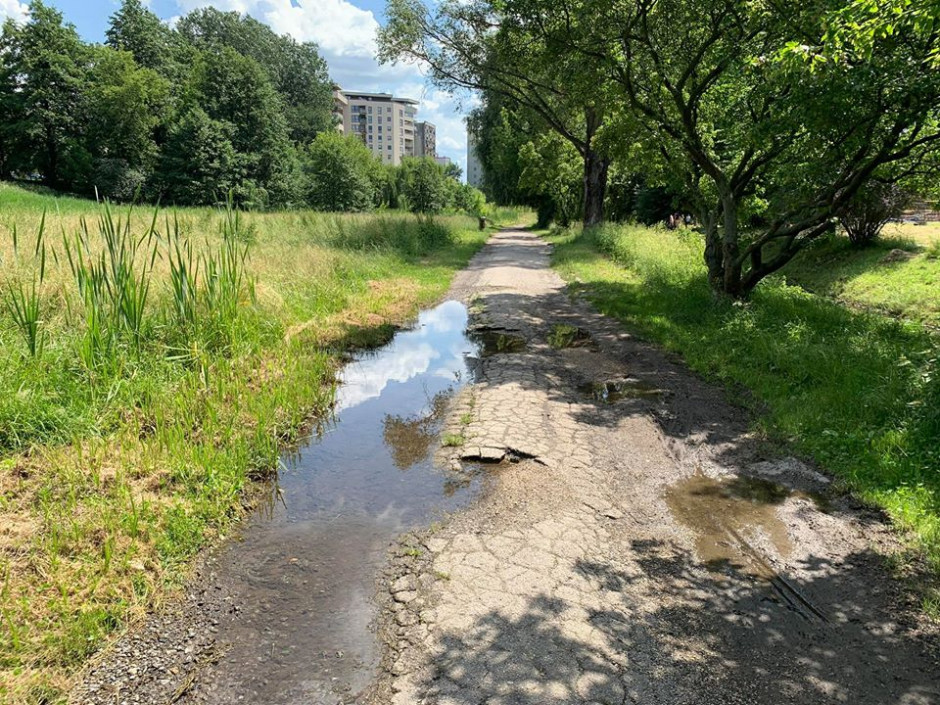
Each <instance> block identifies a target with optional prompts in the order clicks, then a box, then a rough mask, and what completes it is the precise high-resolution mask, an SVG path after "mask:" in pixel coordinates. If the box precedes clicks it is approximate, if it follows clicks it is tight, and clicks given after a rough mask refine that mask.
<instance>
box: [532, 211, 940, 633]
mask: <svg viewBox="0 0 940 705" xmlns="http://www.w3.org/2000/svg"><path fill="white" fill-rule="evenodd" d="M549 239H550V240H551V241H553V242H554V243H555V244H556V249H555V255H554V264H555V266H556V267H557V268H558V269H559V271H560V272H561V274H562V275H563V276H564V277H565V278H566V279H567V280H569V281H570V282H571V283H572V286H573V288H574V289H575V290H576V291H580V292H582V293H583V294H584V295H586V296H587V297H588V299H590V300H591V301H592V302H593V303H594V304H595V305H596V306H597V307H598V309H599V310H601V311H602V312H604V313H606V314H609V315H612V316H615V317H617V318H619V319H620V320H622V321H624V322H625V323H626V324H627V325H628V326H629V327H630V328H632V329H634V330H636V331H637V332H638V333H639V334H641V335H642V336H643V337H646V338H648V339H650V340H653V341H656V342H658V343H660V344H662V345H664V346H665V347H666V348H668V349H669V350H672V351H675V352H677V353H679V354H680V355H681V356H682V357H683V358H684V359H685V360H686V362H687V363H688V364H689V366H690V367H691V368H692V369H694V370H695V371H696V372H698V373H700V374H702V375H703V376H705V377H708V378H710V379H713V380H716V381H718V382H721V383H723V384H725V385H726V386H727V387H728V388H729V389H730V390H733V391H732V394H733V395H734V396H735V397H736V399H737V401H738V402H739V403H741V404H743V405H746V406H748V407H750V408H751V409H752V410H753V411H754V414H755V418H756V424H757V426H758V430H759V431H760V432H761V433H763V434H764V435H765V437H767V438H769V439H772V440H775V441H779V442H782V443H786V444H787V447H788V448H789V449H790V452H793V451H794V450H795V451H796V452H798V453H800V454H802V455H804V456H806V457H809V458H812V459H814V460H815V461H817V462H818V463H819V464H820V465H822V466H823V467H824V468H825V469H826V470H827V471H828V472H830V473H831V474H833V475H835V476H836V477H838V478H841V481H842V485H843V487H846V488H849V489H851V490H853V491H854V492H856V493H857V494H858V495H859V496H860V497H862V498H864V499H866V500H868V501H870V502H873V503H875V504H877V505H879V506H882V507H884V508H885V509H886V510H887V511H888V512H889V514H890V515H891V516H892V518H893V519H894V521H895V522H896V523H897V525H898V526H899V527H901V528H902V529H903V530H906V531H909V532H910V533H909V535H910V536H912V537H913V543H914V544H915V545H916V547H917V548H918V549H923V550H924V551H925V552H926V554H927V556H928V557H929V559H930V560H931V561H932V563H933V566H934V567H935V568H936V569H938V570H940V443H938V439H940V369H938V364H940V363H938V346H937V344H938V340H937V338H936V337H935V335H933V334H931V333H930V332H929V331H928V330H927V329H926V328H925V327H924V326H922V325H921V324H919V323H916V322H913V321H911V320H899V319H895V318H892V317H888V316H885V315H882V314H879V313H875V312H873V311H870V310H859V309H856V308H852V307H847V306H845V305H842V304H840V303H838V302H837V301H835V300H834V299H832V298H829V297H823V296H818V295H814V294H811V293H808V292H807V291H805V290H803V289H802V288H799V287H797V286H788V285H787V284H786V282H785V281H784V276H785V277H786V279H787V280H788V281H794V280H800V279H803V280H809V279H810V278H816V280H820V279H822V278H827V279H828V280H832V281H837V280H839V277H840V276H843V275H844V276H845V277H846V279H847V280H849V281H853V279H852V277H856V278H859V277H863V276H865V275H866V271H867V270H866V268H865V266H863V261H864V260H865V258H866V257H868V256H869V255H868V254H867V253H866V254H864V255H859V256H858V257H859V259H857V260H853V258H852V257H851V256H849V257H848V258H847V260H842V259H839V260H837V259H836V258H835V252H837V251H838V248H840V247H841V246H840V245H839V244H838V243H835V244H830V245H829V247H831V248H832V249H831V250H830V251H829V254H826V255H825V256H824V257H821V256H820V253H814V255H813V257H815V258H816V261H817V264H812V260H810V259H809V258H806V259H804V261H803V262H802V263H800V265H799V267H798V268H797V271H796V272H794V271H788V270H784V276H781V277H779V278H777V279H774V280H771V281H767V282H764V283H762V284H761V285H760V287H759V288H758V289H757V291H756V292H755V294H754V296H753V298H752V300H751V301H749V302H747V303H744V304H741V303H731V302H728V301H721V300H718V299H716V298H715V297H714V296H713V295H712V293H711V292H710V291H709V289H708V286H707V284H706V282H705V276H704V265H703V264H702V256H701V247H702V246H701V241H700V238H699V236H698V235H697V234H696V233H694V232H692V231H687V230H680V231H677V232H669V231H666V230H662V229H650V228H644V227H640V226H608V227H605V228H603V229H600V230H597V231H592V232H587V233H583V234H577V233H565V232H561V233H556V234H554V235H551V236H549ZM872 252H875V250H874V249H873V250H872ZM883 255H884V253H883V252H881V253H880V254H878V255H873V257H874V259H876V260H877V259H879V258H880V257H883ZM917 256H918V257H924V258H925V259H924V265H925V266H926V267H927V268H929V271H931V272H933V276H936V271H937V262H936V260H927V259H926V257H927V255H926V253H920V254H918V255H917ZM829 257H832V258H833V261H832V262H829V261H828V259H827V258H829ZM916 263H917V260H916V259H913V260H910V261H908V262H906V263H905V264H916ZM868 264H869V265H870V266H872V267H874V268H875V270H876V271H875V272H873V273H870V274H869V275H870V276H873V277H879V278H880V279H881V281H883V282H887V283H889V284H890V286H885V287H884V289H879V288H878V287H872V288H870V289H866V291H867V296H868V297H869V298H868V299H867V300H866V301H865V303H866V304H869V305H871V306H872V307H873V308H884V309H890V308H892V307H893V306H894V304H889V303H888V302H887V301H886V300H882V299H881V298H880V297H879V291H883V292H884V296H885V297H888V296H890V297H894V298H893V300H897V299H898V298H900V297H903V300H904V301H905V304H904V307H903V308H904V312H905V313H908V314H910V316H911V318H918V319H920V318H929V317H930V316H932V315H934V314H933V313H931V310H930V306H933V307H934V308H933V309H932V310H933V311H934V312H935V311H936V308H935V307H936V303H937V302H936V289H935V290H934V291H933V294H931V292H930V291H927V290H926V289H925V288H920V286H919V285H916V284H911V282H912V281H914V282H916V281H917V279H916V278H915V277H912V276H911V275H910V273H909V271H910V270H908V269H906V268H899V267H897V266H895V264H891V265H885V266H884V267H883V268H882V269H881V270H878V269H877V267H878V265H876V264H873V263H872V261H871V260H868ZM817 267H818V269H817ZM850 291H851V292H853V294H854V292H856V291H857V290H855V289H851V290H850ZM827 293H828V292H827ZM832 293H838V294H839V295H842V296H846V297H848V296H849V294H847V293H845V290H842V291H840V292H832ZM859 296H861V295H860V294H859ZM925 595H926V596H925V607H927V608H928V610H930V611H932V612H934V614H940V594H938V593H936V592H929V591H928V592H926V593H925Z"/></svg>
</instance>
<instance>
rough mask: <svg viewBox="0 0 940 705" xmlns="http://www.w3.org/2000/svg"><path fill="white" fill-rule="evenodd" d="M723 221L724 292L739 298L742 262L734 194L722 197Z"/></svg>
mask: <svg viewBox="0 0 940 705" xmlns="http://www.w3.org/2000/svg"><path fill="white" fill-rule="evenodd" d="M721 211H722V213H721V215H722V221H723V227H722V233H721V258H722V269H723V276H722V292H723V293H724V294H726V295H728V296H730V297H731V298H733V299H739V298H741V295H742V293H743V292H742V290H741V262H739V261H738V256H739V254H740V248H739V247H738V204H737V201H736V200H735V198H734V196H732V195H730V194H726V195H725V196H723V197H722V199H721Z"/></svg>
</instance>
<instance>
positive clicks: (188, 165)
mask: <svg viewBox="0 0 940 705" xmlns="http://www.w3.org/2000/svg"><path fill="white" fill-rule="evenodd" d="M242 175H243V171H242V166H241V159H240V158H239V155H238V153H237V152H236V151H235V148H234V147H233V146H232V128H231V126H230V125H229V124H227V123H223V122H219V121H218V120H213V119H212V118H210V117H209V116H208V115H207V114H206V112H205V111H204V110H202V109H201V108H192V109H190V110H188V111H187V112H185V113H184V114H183V115H182V116H181V117H180V118H179V119H178V120H177V121H176V123H175V124H174V125H173V126H172V127H171V128H170V134H169V136H168V138H167V143H166V146H165V147H164V149H163V153H162V155H161V157H160V166H159V169H158V176H157V178H158V181H157V189H158V190H159V193H160V194H161V196H162V200H163V201H164V202H167V203H176V204H180V205H192V204H212V203H219V202H221V201H222V199H223V198H224V196H225V194H226V193H228V192H229V191H231V190H232V189H234V188H235V186H236V184H238V183H240V182H241V177H242Z"/></svg>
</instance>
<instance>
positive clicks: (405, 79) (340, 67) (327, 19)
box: [0, 0, 473, 173]
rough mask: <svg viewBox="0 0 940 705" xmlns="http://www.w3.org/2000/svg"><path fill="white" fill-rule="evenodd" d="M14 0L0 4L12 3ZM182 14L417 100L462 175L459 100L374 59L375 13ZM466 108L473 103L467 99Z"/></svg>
mask: <svg viewBox="0 0 940 705" xmlns="http://www.w3.org/2000/svg"><path fill="white" fill-rule="evenodd" d="M10 2H14V4H15V0H0V6H2V3H10ZM176 3H177V6H178V7H179V8H180V10H181V11H182V12H183V13H186V12H189V11H191V10H194V9H196V8H199V7H208V6H212V7H216V8H218V9H220V10H235V11H237V12H241V13H244V14H249V15H251V16H252V17H254V18H255V19H257V20H259V21H261V22H265V23H266V24H268V25H270V26H271V28H272V29H274V31H276V32H277V33H278V34H289V35H291V36H292V37H294V38H295V39H297V40H298V41H302V42H316V44H317V45H318V46H319V47H320V51H321V53H322V54H323V57H324V58H325V59H326V61H327V63H328V64H329V67H330V76H331V77H332V78H333V80H334V81H336V83H338V84H339V85H340V86H342V87H343V88H346V89H348V90H357V91H369V92H376V93H379V92H381V93H394V94H395V95H397V96H400V97H402V98H414V99H416V100H419V101H420V102H421V105H420V107H419V110H418V119H419V120H427V121H429V122H432V123H434V125H435V126H436V127H437V145H438V147H437V152H438V154H440V155H443V156H447V157H450V158H451V159H452V160H453V161H455V162H456V163H458V164H459V165H460V166H461V168H462V169H463V170H464V172H465V173H466V168H467V157H466V146H467V136H466V127H465V125H464V121H463V120H464V118H463V114H462V111H461V105H460V102H459V101H458V100H457V99H455V98H454V97H453V96H450V95H448V94H447V93H445V92H443V91H440V90H437V89H435V88H433V87H427V86H426V83H425V77H424V73H423V71H422V70H421V67H419V66H417V65H415V64H398V65H395V66H392V65H381V64H379V63H378V62H377V61H376V60H375V55H376V52H377V48H378V47H377V44H376V36H375V35H376V31H377V30H378V28H379V22H378V20H377V19H376V17H375V15H374V14H373V13H372V12H371V11H369V10H364V9H362V8H360V7H357V6H356V5H354V4H353V3H351V2H349V1H348V0H294V1H293V2H292V0H176ZM469 104H470V105H471V106H472V105H473V99H472V98H471V99H470V101H469Z"/></svg>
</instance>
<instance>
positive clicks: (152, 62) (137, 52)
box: [106, 0, 174, 73]
mask: <svg viewBox="0 0 940 705" xmlns="http://www.w3.org/2000/svg"><path fill="white" fill-rule="evenodd" d="M106 34H107V38H108V46H110V47H111V48H113V49H118V50H120V51H126V52H130V54H131V55H132V56H133V57H134V61H135V62H136V63H137V64H138V65H139V66H141V67H143V68H146V69H153V70H154V71H159V72H161V73H166V71H167V70H168V68H169V65H170V63H171V62H172V61H173V49H174V47H173V32H172V30H170V28H169V27H167V26H166V25H165V24H164V23H163V22H161V21H160V18H159V17H157V16H156V15H155V14H153V13H152V12H151V11H150V10H148V9H147V8H146V7H145V6H144V4H143V3H142V2H141V0H122V2H121V7H120V9H119V10H118V11H117V12H115V13H114V14H113V15H112V16H111V21H110V24H109V26H108V29H107V32H106Z"/></svg>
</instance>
